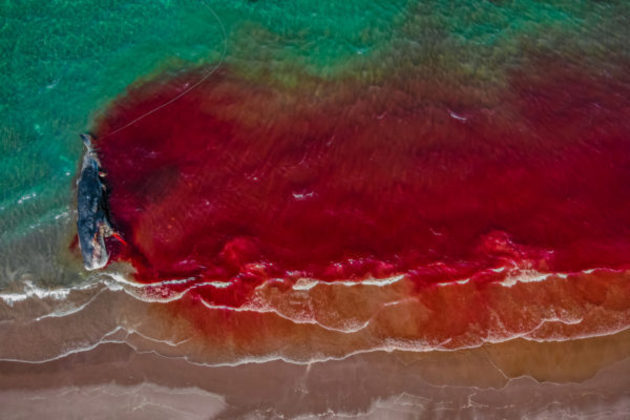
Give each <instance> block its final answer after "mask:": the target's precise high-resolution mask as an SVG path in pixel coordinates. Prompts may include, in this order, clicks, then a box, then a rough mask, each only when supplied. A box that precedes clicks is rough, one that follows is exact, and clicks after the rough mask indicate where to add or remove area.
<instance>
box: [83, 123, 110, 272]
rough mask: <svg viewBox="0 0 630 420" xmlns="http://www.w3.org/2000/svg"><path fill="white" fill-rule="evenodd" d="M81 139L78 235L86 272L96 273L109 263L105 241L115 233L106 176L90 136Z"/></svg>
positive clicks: (84, 135)
mask: <svg viewBox="0 0 630 420" xmlns="http://www.w3.org/2000/svg"><path fill="white" fill-rule="evenodd" d="M80 137H81V139H82V140H83V144H84V145H85V153H84V155H83V162H82V165H81V173H80V175H79V179H78V181H77V211H78V218H77V234H78V237H79V247H80V249H81V255H82V257H83V265H84V267H85V269H86V270H97V269H100V268H103V267H105V266H106V265H107V262H108V261H109V253H108V251H107V246H106V244H105V238H107V237H108V236H112V235H113V234H114V233H115V232H114V231H113V229H112V226H111V223H110V220H109V211H108V207H107V193H108V191H107V188H106V186H105V184H104V182H103V180H104V177H105V173H104V172H103V171H102V169H101V163H100V161H99V159H98V154H97V151H96V149H95V147H94V138H93V137H92V136H91V135H90V134H87V133H84V134H80Z"/></svg>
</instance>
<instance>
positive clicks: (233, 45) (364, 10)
mask: <svg viewBox="0 0 630 420" xmlns="http://www.w3.org/2000/svg"><path fill="white" fill-rule="evenodd" d="M260 3H261V4H257V3H254V2H247V1H208V2H206V3H202V2H198V1H161V2H158V1H156V2H144V1H143V2H139V1H135V2H127V1H107V2H102V1H72V2H68V1H50V2H47V1H25V2H24V1H22V2H12V1H5V2H3V3H2V4H1V5H0V8H1V15H2V16H3V19H2V20H3V23H2V26H1V28H0V34H1V35H0V42H1V45H2V46H1V48H2V57H3V59H2V61H0V66H1V67H0V99H1V100H0V245H3V244H4V245H7V244H8V243H9V241H11V240H12V239H15V238H18V237H21V236H23V235H25V234H27V233H29V232H31V231H33V230H34V229H39V228H42V227H45V226H47V225H50V224H54V223H56V221H58V220H60V219H61V218H64V217H65V216H64V213H66V212H68V210H69V208H70V206H72V200H73V197H72V195H73V182H74V177H75V173H76V170H77V165H78V160H79V156H80V154H81V148H82V146H81V143H80V141H79V138H78V133H80V132H82V131H84V130H86V129H88V128H89V127H90V123H91V121H92V118H93V117H94V116H95V114H96V113H97V112H98V110H99V109H102V107H103V106H104V105H106V104H107V103H108V101H110V100H111V99H113V98H114V97H115V96H116V95H118V94H120V93H121V92H124V90H125V88H126V87H127V86H128V85H129V84H131V83H133V82H134V81H135V80H137V79H138V78H141V77H142V76H147V75H150V74H152V73H155V72H158V71H176V70H177V69H181V68H185V67H188V66H191V65H195V64H200V63H203V62H218V61H220V60H226V61H229V62H232V63H239V62H240V61H244V60H251V61H254V62H256V61H263V60H264V61H268V62H270V63H271V65H272V67H273V66H274V63H275V65H276V66H277V67H282V66H284V65H285V64H284V63H286V62H287V57H290V58H293V59H294V61H297V62H301V63H302V64H303V65H305V66H307V67H308V68H309V69H310V70H311V71H313V72H319V73H321V74H325V73H326V72H331V71H332V69H334V66H335V65H336V64H338V63H341V62H344V61H345V59H346V57H347V56H349V55H356V54H357V52H360V53H363V52H366V51H369V50H370V49H371V48H373V47H375V45H376V44H378V42H379V41H380V40H381V39H383V38H385V35H387V32H388V31H391V30H392V29H391V27H392V25H393V24H395V20H396V19H395V18H396V16H397V15H399V14H400V13H401V11H402V10H404V8H405V7H406V3H407V2H406V1H403V0H400V1H394V2H390V3H388V4H387V5H386V6H383V7H377V6H373V5H372V2H369V1H355V2H342V3H339V4H333V3H328V4H322V3H320V2H295V3H293V4H286V3H285V2H260ZM322 16H324V17H325V18H321V17H322ZM219 19H220V21H219ZM339 21H343V25H338V24H337V22H339ZM306 28H308V29H306ZM251 39H257V40H258V42H251ZM322 39H323V41H322ZM287 40H288V41H290V42H286V41H287ZM226 47H227V50H225V48H226ZM224 52H225V56H223V55H224Z"/></svg>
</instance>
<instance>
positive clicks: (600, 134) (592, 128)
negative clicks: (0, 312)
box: [95, 59, 630, 306]
mask: <svg viewBox="0 0 630 420" xmlns="http://www.w3.org/2000/svg"><path fill="white" fill-rule="evenodd" d="M203 72H204V69H193V70H190V71H187V72H183V73H181V74H179V75H176V76H161V77H158V78H155V79H153V80H150V81H146V82H143V83H140V84H137V85H135V86H132V87H131V88H130V89H129V90H128V91H127V92H126V94H125V95H123V96H121V97H120V98H119V99H117V100H116V101H114V102H113V103H112V105H111V106H110V107H109V109H108V110H107V112H106V113H105V114H104V116H103V117H102V118H101V120H100V121H98V124H97V126H96V129H95V132H96V135H97V136H98V137H99V138H100V140H99V143H98V147H99V150H100V154H101V160H102V163H103V166H104V167H105V168H106V169H107V172H108V182H109V184H110V186H111V195H110V207H111V213H112V218H113V220H114V223H115V225H116V228H117V229H118V230H119V231H120V232H121V233H122V235H123V237H124V238H125V240H126V241H127V242H128V244H129V246H128V247H121V249H120V250H119V251H118V252H117V255H115V256H114V258H118V259H125V260H129V261H131V262H132V264H133V265H134V266H135V268H136V270H137V274H136V278H137V279H138V280H139V281H142V282H155V281H161V280H165V279H173V278H194V279H196V280H197V281H204V280H222V281H226V282H229V283H230V286H229V287H226V288H223V289H216V288H212V290H210V291H207V292H201V291H202V290H206V289H204V288H202V287H201V288H199V293H203V297H204V299H206V300H208V301H209V302H212V303H217V304H225V305H231V306H239V305H241V304H242V303H243V302H245V301H246V300H247V298H248V296H249V295H250V293H251V291H252V290H253V289H254V288H255V287H256V286H257V285H259V284H260V283H261V282H264V281H267V280H270V279H283V280H288V281H291V280H295V279H297V278H301V277H309V278H315V279H320V280H325V281H336V280H348V279H357V280H358V279H362V278H366V277H386V276H390V275H394V274H406V275H408V276H410V277H412V278H413V279H415V281H416V282H417V284H418V285H420V286H421V285H427V284H433V283H436V282H448V281H453V280H458V279H461V278H467V277H471V276H473V275H475V274H479V273H484V272H485V273H487V275H485V276H479V279H485V280H479V281H494V280H496V279H499V278H500V276H499V275H495V274H493V273H495V271H492V270H491V269H496V268H498V267H503V266H506V265H516V266H524V267H525V266H526V267H528V268H532V269H535V270H538V271H543V272H559V271H579V270H584V269H587V268H592V267H609V268H622V267H627V263H628V255H630V252H629V251H630V241H629V239H628V238H630V236H629V235H628V233H629V232H628V228H629V227H630V223H629V222H630V199H629V198H630V194H629V193H630V191H629V189H630V148H629V147H628V142H629V141H630V106H628V105H627V99H626V98H628V97H630V96H629V94H630V84H629V83H628V80H625V79H624V76H623V75H616V76H615V77H608V76H605V75H604V73H601V72H599V73H598V72H595V71H593V70H590V69H587V68H569V67H567V66H565V65H563V63H561V62H558V61H553V60H545V59H540V60H531V62H530V63H529V64H528V67H527V68H522V69H519V70H517V71H513V72H511V73H509V74H507V75H506V80H507V82H506V86H507V88H504V89H503V90H499V93H497V94H496V95H495V96H494V97H492V98H491V99H489V100H488V99H487V98H486V99H483V98H481V96H480V95H479V94H478V93H475V92H473V91H468V90H465V89H459V90H456V89H454V87H456V86H457V80H451V81H444V80H435V81H427V80H425V79H423V78H421V77H420V76H417V75H414V74H413V73H411V74H409V75H407V77H406V78H405V79H404V80H400V79H396V80H384V81H382V82H381V83H379V84H378V85H372V86H366V85H365V84H363V83H362V82H360V81H356V80H344V79H340V80H335V81H329V80H328V81H324V80H315V81H313V80H312V79H309V80H307V82H305V83H304V85H303V86H300V85H298V86H297V87H287V86H284V85H282V84H281V83H280V82H277V81H273V80H271V79H262V78H261V79H252V78H247V77H245V76H242V75H240V74H239V72H238V71H235V70H234V69H230V68H224V69H223V70H222V71H220V72H218V73H216V74H214V75H213V76H212V77H210V78H209V79H208V80H206V81H205V82H204V83H202V84H200V85H199V86H198V87H196V88H195V89H193V90H192V91H190V92H189V93H187V94H186V95H184V96H183V97H181V98H179V99H178V100H177V101H174V102H172V103H170V104H169V105H168V106H164V107H161V108H160V109H158V110H156V111H155V112H151V113H150V114H147V115H146V116H144V117H142V118H140V119H139V120H137V121H136V122H134V123H132V124H130V125H129V126H128V127H126V128H124V129H122V130H119V129H118V128H120V127H123V126H125V125H127V124H129V123H130V122H132V121H134V120H136V119H137V118H138V117H141V116H143V115H144V114H145V113H147V112H149V111H151V110H154V109H155V108H156V107H160V105H161V104H164V103H165V102H167V101H168V100H169V98H172V97H174V96H175V95H177V94H178V93H179V92H181V91H182V90H183V89H185V88H186V87H187V86H189V85H190V83H194V82H195V80H198V79H199V78H200V77H202V75H203Z"/></svg>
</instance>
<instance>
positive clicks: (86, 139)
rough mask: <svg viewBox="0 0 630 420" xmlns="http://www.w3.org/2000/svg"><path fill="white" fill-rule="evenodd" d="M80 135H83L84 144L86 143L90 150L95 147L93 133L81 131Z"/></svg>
mask: <svg viewBox="0 0 630 420" xmlns="http://www.w3.org/2000/svg"><path fill="white" fill-rule="evenodd" d="M79 136H80V137H81V140H83V144H85V147H87V149H88V150H92V149H94V145H93V144H92V140H94V137H92V135H90V134H88V133H81V134H79Z"/></svg>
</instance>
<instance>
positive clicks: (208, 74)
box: [99, 0, 227, 140]
mask: <svg viewBox="0 0 630 420" xmlns="http://www.w3.org/2000/svg"><path fill="white" fill-rule="evenodd" d="M201 4H202V5H204V6H205V7H206V8H207V9H208V10H209V11H210V13H212V15H213V16H214V17H215V18H216V20H217V22H218V23H219V27H220V28H221V32H222V33H223V52H222V53H221V58H220V59H219V62H218V63H217V64H216V66H214V67H213V68H212V69H210V70H208V72H207V73H206V74H205V75H204V76H203V77H202V78H201V79H199V81H197V82H196V83H195V84H193V85H192V86H189V87H188V88H186V89H185V90H184V91H183V92H180V93H179V94H177V95H176V96H175V97H173V98H171V99H169V100H168V101H166V102H165V103H163V104H162V105H158V106H157V107H155V108H153V109H152V110H150V111H147V112H145V113H144V114H142V115H140V116H139V117H137V118H135V119H134V120H132V121H130V122H128V123H127V124H125V125H123V126H122V127H119V128H117V129H116V130H114V131H112V132H109V133H107V134H106V135H104V136H103V137H101V138H100V139H99V140H101V139H104V138H107V137H109V136H111V135H114V134H116V133H118V132H119V131H122V130H124V129H125V128H127V127H129V126H131V125H133V124H135V123H137V122H138V121H140V120H142V119H143V118H145V117H148V116H149V115H151V114H153V113H154V112H157V111H159V110H160V109H162V108H164V107H167V106H169V105H170V104H172V103H173V102H175V101H177V100H178V99H180V98H182V97H183V96H184V95H186V94H188V93H190V91H192V90H193V89H195V88H196V87H197V86H199V85H200V84H202V83H203V82H205V81H206V80H207V79H208V78H209V77H210V76H211V75H212V74H213V73H214V72H215V71H217V70H218V68H219V67H220V66H221V64H223V62H224V61H225V57H226V54H227V31H226V30H225V26H224V25H223V22H222V21H221V18H220V17H219V15H217V13H216V12H215V11H214V10H213V9H212V8H211V7H210V6H209V5H208V4H207V3H206V0H201Z"/></svg>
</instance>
